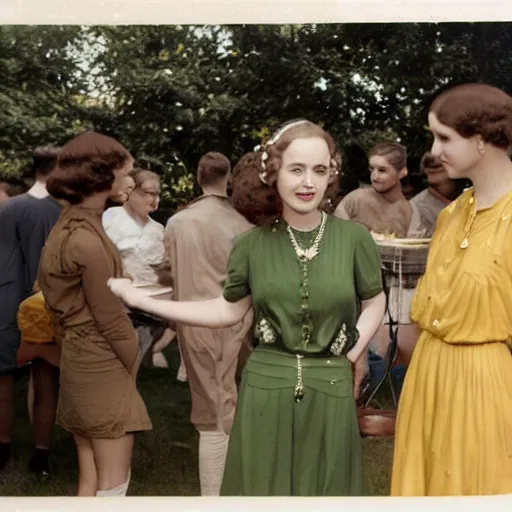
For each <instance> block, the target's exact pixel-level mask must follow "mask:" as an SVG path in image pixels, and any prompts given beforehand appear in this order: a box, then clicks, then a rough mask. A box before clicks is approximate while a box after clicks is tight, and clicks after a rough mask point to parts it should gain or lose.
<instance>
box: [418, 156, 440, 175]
mask: <svg viewBox="0 0 512 512" xmlns="http://www.w3.org/2000/svg"><path fill="white" fill-rule="evenodd" d="M442 166H443V163H442V162H441V160H440V159H439V157H437V156H434V155H433V154H432V153H430V151H427V152H426V153H425V154H424V155H423V156H422V157H421V160H420V171H421V172H423V173H424V172H425V169H431V168H433V167H442Z"/></svg>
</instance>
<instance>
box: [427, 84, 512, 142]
mask: <svg viewBox="0 0 512 512" xmlns="http://www.w3.org/2000/svg"><path fill="white" fill-rule="evenodd" d="M430 112H432V113H433V114H435V115H436V117H437V119H438V120H439V122H440V123H442V124H444V125H446V126H448V127H450V128H452V129H453V130H455V131H456V132H457V133H459V135H461V136H462V137H464V138H466V139H469V138H470V137H472V136H474V135H480V136H481V137H482V139H483V140H484V141H485V142H487V143H489V144H492V145H494V146H496V147H498V148H501V149H508V148H509V147H510V146H511V145H512V97H510V96H509V95H508V94H507V93H506V92H504V91H502V90H501V89H498V88H497V87H493V86H490V85H487V84H481V83H471V84H464V85H459V86H456V87H453V88H451V89H448V90H447V91H444V92H443V93H441V94H440V95H439V96H438V97H437V98H436V99H435V100H434V101H433V103H432V105H431V107H430Z"/></svg>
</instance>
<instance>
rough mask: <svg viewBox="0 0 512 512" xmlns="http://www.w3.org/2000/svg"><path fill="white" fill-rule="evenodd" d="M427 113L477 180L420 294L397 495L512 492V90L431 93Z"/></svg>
mask: <svg viewBox="0 0 512 512" xmlns="http://www.w3.org/2000/svg"><path fill="white" fill-rule="evenodd" d="M428 121H429V126H430V130H431V132H432V134H433V137H434V142H433V146H432V153H433V154H434V155H435V156H438V157H440V159H441V161H442V162H443V165H444V167H445V168H446V171H447V173H448V175H449V176H450V177H451V178H469V179H470V180H471V181H472V183H473V187H471V188H469V189H467V190H466V191H465V192H464V193H463V194H462V195H461V196H460V197H459V198H458V199H457V200H456V201H454V202H453V203H451V204H450V205H449V206H447V207H446V208H445V209H444V210H443V211H442V212H441V214H440V216H439V218H438V221H437V225H436V230H435V233H434V236H433V239H432V243H431V248H430V251H429V257H428V262H427V269H426V272H425V275H424V276H423V278H422V279H421V280H420V282H419V284H418V287H417V290H416V294H415V297H414V300H413V306H412V318H413V320H414V321H415V322H417V323H418V325H419V327H420V328H421V336H420V338H419V340H418V344H417V345H416V348H415V350H414V353H413V357H412V360H411V364H410V366H409V369H408V372H407V376H406V380H405V383H404V389H403V392H402V396H401V399H400V405H399V410H398V419H397V428H396V440H395V453H394V461H393V476H392V484H391V494H392V495H394V496H413V495H416V496H418V495H419V496H447V495H452V496H453V495H490V494H507V493H512V354H511V350H510V346H511V345H510V344H511V340H512V162H511V161H510V158H509V156H508V150H509V149H510V147H511V146H512V98H511V97H510V96H509V95H508V94H506V93H504V92H503V91H501V90H499V89H496V88H494V87H491V86H488V85H484V84H466V85H462V86H458V87H455V88H453V89H449V90H448V91H445V92H444V93H442V94H441V95H440V96H438V97H437V98H436V100H435V101H434V102H433V104H432V106H431V108H430V113H429V116H428ZM507 345H508V346H507Z"/></svg>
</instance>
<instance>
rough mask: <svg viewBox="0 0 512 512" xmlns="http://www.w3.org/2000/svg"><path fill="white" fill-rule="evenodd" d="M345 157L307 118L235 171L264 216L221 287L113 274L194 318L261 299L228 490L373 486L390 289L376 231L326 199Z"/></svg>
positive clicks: (288, 492) (217, 322) (208, 319)
mask: <svg viewBox="0 0 512 512" xmlns="http://www.w3.org/2000/svg"><path fill="white" fill-rule="evenodd" d="M339 161H340V157H339V154H338V152H337V148H336V144H335V142H334V140H333V139H332V137H331V136H330V135H329V134H328V133H327V132H325V131H324V130H323V129H322V128H320V127H319V126H318V125H316V124H313V123H311V122H309V121H305V120H299V121H293V122H291V123H288V124H286V125H284V126H283V127H282V128H281V129H280V130H278V132H277V133H276V134H275V135H274V136H273V137H272V139H270V140H269V141H268V142H267V143H266V144H265V145H264V146H263V148H262V149H261V151H260V152H259V153H258V162H257V165H252V168H253V169H254V171H253V173H252V175H251V176H249V177H246V179H245V181H244V186H243V187H242V190H240V189H239V190H238V191H237V190H235V183H233V189H234V190H233V198H234V201H235V206H237V204H238V207H239V208H240V209H241V210H242V212H243V213H245V214H246V216H247V217H248V218H249V220H253V221H255V222H256V223H257V224H258V227H256V228H254V229H252V230H251V231H249V232H247V233H244V234H243V235H241V236H239V237H238V238H237V239H236V241H235V244H234V247H233V250H232V253H231V256H230V261H229V265H228V270H227V279H226V281H225V284H224V293H223V296H222V297H219V298H217V299H212V300H209V301H202V302H174V301H170V302H167V301H159V300H155V299H150V298H147V297H145V296H144V295H143V294H142V293H141V292H140V291H139V290H137V289H136V288H133V287H132V285H131V283H130V281H128V280H125V279H113V280H111V281H110V282H109V285H110V287H111V289H112V291H113V292H114V293H115V294H117V295H118V296H119V297H121V298H122V299H123V300H124V301H125V302H126V303H127V304H128V305H129V306H131V307H136V308H139V309H143V310H145V311H147V312H150V313H152V314H155V315H158V316H161V317H164V318H167V319H170V320H175V321H177V322H183V323H186V324H189V325H197V326H203V327H210V328H221V327H225V326H228V325H233V324H235V323H236V322H238V321H239V320H240V319H241V318H242V317H243V316H244V315H245V314H246V312H247V311H248V309H249V308H250V307H251V306H252V307H253V309H254V313H255V325H254V337H255V342H256V343H257V347H256V348H255V350H254V351H253V353H252V354H251V356H250V358H249V360H248V362H247V364H246V366H245V369H244V373H243V379H242V383H241V387H240V393H239V398H238V404H237V411H236V415H235V420H234V425H233V430H232V433H231V439H230V443H229V449H228V454H227V460H226V466H225V471H224V478H223V484H222V490H221V494H222V495H224V496H357V495H361V494H364V492H365V485H364V479H363V468H362V453H361V439H360V435H359V428H358V422H357V415H356V407H355V401H354V396H357V395H358V393H359V391H358V388H359V383H360V380H361V377H362V376H363V373H364V371H365V367H366V352H367V347H368V344H369V342H370V340H371V338H372V337H373V335H374V334H375V332H376V331H377V329H378V327H379V326H380V324H381V323H382V319H383V316H384V309H385V296H384V293H383V291H382V282H381V270H380V258H379V253H378V249H377V247H376V245H375V243H374V241H373V239H372V237H371V235H370V234H369V232H368V231H367V230H366V229H365V228H364V227H362V226H360V225H358V224H356V223H353V222H351V221H346V220H341V219H337V218H335V217H334V216H331V215H328V214H326V213H325V212H324V211H323V210H322V208H321V206H322V205H323V204H325V203H326V198H328V197H329V196H330V194H332V192H333V191H334V190H335V187H336V181H337V174H338V168H339ZM253 164H254V162H253ZM244 197H245V198H246V200H245V201H244ZM243 210H245V211H243ZM353 373H354V376H353Z"/></svg>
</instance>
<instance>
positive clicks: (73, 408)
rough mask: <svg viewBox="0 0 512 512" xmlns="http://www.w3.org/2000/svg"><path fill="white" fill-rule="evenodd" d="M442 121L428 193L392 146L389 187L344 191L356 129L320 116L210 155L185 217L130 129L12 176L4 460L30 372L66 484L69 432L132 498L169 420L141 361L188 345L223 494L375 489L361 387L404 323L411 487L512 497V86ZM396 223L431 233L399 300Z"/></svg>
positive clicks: (1, 288)
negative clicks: (165, 194)
mask: <svg viewBox="0 0 512 512" xmlns="http://www.w3.org/2000/svg"><path fill="white" fill-rule="evenodd" d="M428 124H429V128H430V131H431V133H432V136H433V143H432V147H431V148H430V150H429V151H428V152H427V153H425V155H424V157H423V158H422V160H421V164H420V170H421V172H422V174H423V175H424V177H425V180H426V183H427V186H426V188H425V189H424V190H423V191H421V192H419V193H418V194H416V195H414V196H413V197H412V198H408V197H406V194H405V186H404V182H405V180H406V179H407V177H408V174H409V171H408V166H407V150H406V147H405V146H404V145H403V144H399V143H397V142H394V141H382V142H379V143H378V144H376V145H375V146H373V147H372V148H370V150H369V153H368V164H369V173H370V181H371V184H370V186H360V187H358V188H357V189H355V190H353V191H352V192H350V193H348V194H346V195H345V196H344V197H342V198H340V196H339V185H340V172H341V169H342V158H341V154H340V152H339V148H338V146H337V144H336V142H335V141H334V139H333V137H332V136H331V135H330V134H329V133H328V132H327V131H325V130H324V129H323V128H322V127H320V126H319V125H317V124H315V123H312V122H310V121H308V120H306V119H297V120H292V121H289V122H286V123H284V124H283V125H282V126H281V127H280V128H279V129H278V130H277V131H276V132H275V133H274V134H273V136H272V137H271V138H270V139H269V140H267V141H263V142H262V144H261V146H260V147H258V148H256V149H255V150H254V151H252V152H250V153H247V154H246V155H244V156H243V157H242V158H241V159H240V160H239V161H238V162H237V163H236V165H235V166H234V167H233V168H231V162H230V160H229V158H227V157H226V156H225V155H223V154H221V153H218V152H214V151H211V152H208V153H207V154H205V155H204V156H203V157H202V158H201V159H200V161H199V163H198V166H197V174H196V177H197V183H198V185H199V186H200V187H201V189H202V194H201V195H200V196H199V197H197V198H196V199H194V200H193V201H191V202H190V203H188V204H186V205H184V207H183V208H181V209H180V210H179V211H178V212H176V213H175V214H173V215H172V216H171V217H170V218H169V219H168V220H167V222H166V224H165V226H164V225H162V224H160V223H158V222H156V221H155V220H154V219H153V218H152V217H151V214H153V213H154V212H155V211H156V210H157V209H158V206H159V198H160V187H161V178H160V176H159V175H158V174H155V173H154V172H152V171H150V170H147V169H141V168H137V167H135V168H134V164H135V162H134V159H133V157H132V155H131V154H130V151H129V150H128V149H127V148H126V147H124V146H123V145H122V144H120V143H119V142H118V141H116V140H114V139H112V138H110V137H106V136H104V135H102V134H99V133H96V132H93V131H89V132H85V133H83V134H81V135H78V136H77V137H75V138H74V139H72V140H71V141H69V142H68V143H66V144H65V145H64V146H63V147H61V148H56V147H44V148H39V149H37V150H36V151H35V152H34V158H33V174H34V177H35V181H34V183H33V185H32V186H31V188H30V189H28V190H27V188H26V187H25V188H24V187H23V186H18V188H16V187H17V185H19V184H16V183H14V182H9V183H8V182H4V183H3V184H2V185H1V186H0V200H1V201H2V204H1V206H0V269H1V270H0V272H1V276H0V303H1V304H2V307H1V308H0V471H6V470H7V466H8V462H9V460H10V458H11V452H12V450H11V446H12V443H13V428H12V425H13V417H14V372H15V370H16V369H17V368H19V367H20V366H24V365H30V374H31V380H30V393H31V398H30V399H29V409H30V411H31V419H32V423H33V431H34V455H33V457H32V458H31V459H30V463H29V469H30V470H31V471H32V472H34V473H36V474H37V475H39V476H43V477H46V478H47V477H49V476H51V457H50V446H51V437H52V431H53V427H54V424H55V423H57V424H58V425H59V426H60V427H62V428H64V429H65V430H67V431H69V432H70V433H71V434H72V435H73V437H74V440H75V444H76V450H77V454H78V490H77V494H78V495H79V496H125V495H126V494H127V491H128V488H129V483H130V478H131V463H132V453H133V449H134V443H135V439H136V434H137V433H139V432H143V431H150V430H151V429H152V423H151V419H150V417H151V411H148V410H147V408H146V406H145V404H144V401H143V399H142V397H141V395H140V393H139V391H138V389H137V374H138V372H139V368H140V366H141V364H142V363H143V361H144V360H145V359H146V360H147V359H148V358H149V359H150V361H151V364H153V365H155V366H163V367H165V366H167V363H166V360H165V356H164V355H163V353H162V350H163V348H165V346H167V344H168V343H170V342H171V340H172V339H173V338H174V337H175V336H176V339H177V342H178V346H179V351H180V357H181V364H182V368H181V369H180V372H179V375H178V378H180V379H181V380H186V381H187V382H188V385H189V387H190V392H191V398H192V408H191V418H190V419H191V422H192V423H193V425H194V427H195V428H196V430H197V431H198V433H199V460H198V466H199V480H200V487H201V494H202V495H203V496H218V495H223V496H361V495H364V494H365V493H366V492H367V489H366V483H365V477H364V467H363V457H362V444H361V434H360V428H359V423H358V416H357V399H358V398H359V397H360V395H361V390H362V387H363V382H364V380H365V378H366V377H367V374H368V371H369V368H368V356H369V354H372V352H379V351H380V352H381V353H382V344H383V343H384V344H385V342H383V340H385V339H386V336H387V335H386V332H387V330H386V329H387V324H388V323H389V322H390V321H391V318H390V315H392V316H395V317H396V318H397V320H398V322H399V324H400V327H401V331H400V333H401V334H400V336H401V337H402V335H403V338H401V340H403V341H400V343H401V350H402V351H403V352H406V353H407V357H405V361H406V364H407V372H406V376H405V381H404V384H403V390H402V393H401V396H400V400H399V405H398V413H397V420H396V434H395V447H394V457H393V471H392V481H391V494H392V495H394V496H411V495H416V496H432V495H484V494H506V493H512V353H511V348H512V344H511V340H512V313H510V312H509V307H508V305H509V304H510V303H511V302H512V258H511V257H510V255H509V251H508V250H507V249H508V245H507V242H508V241H509V236H510V230H511V226H512V162H511V160H510V149H511V147H512V98H511V97H510V96H509V95H508V94H506V93H505V92H503V91H501V90H498V89H496V88H494V87H491V86H488V85H484V84H466V85H463V86H458V87H455V88H452V89H449V90H447V91H445V92H443V93H441V94H440V95H439V96H438V97H437V98H436V99H435V101H434V102H433V103H432V105H431V107H430V110H429V115H428ZM468 184H469V186H468ZM228 189H229V192H228ZM382 237H384V238H386V239H415V240H420V239H421V240H428V242H429V250H428V260H427V262H426V270H425V272H424V273H423V272H422V273H421V274H418V275H409V276H406V277H407V278H406V279H405V281H404V282H402V281H400V283H395V282H392V283H391V285H390V286H389V293H386V288H387V287H386V283H385V276H383V272H382V262H381V255H380V253H379V246H378V244H377V243H376V242H377V241H378V240H379V239H381V238H382ZM383 277H384V278H383ZM148 286H153V287H159V286H162V287H163V286H169V287H170V289H172V291H171V297H170V298H167V297H165V298H162V297H158V296H153V295H151V294H148V293H147V290H145V289H144V288H145V287H148ZM397 304H399V305H400V307H398V306H397ZM387 305H388V308H387V309H386V306H387ZM386 311H388V312H387V313H386ZM141 318H142V319H144V318H146V319H147V321H144V320H141ZM387 341H388V342H389V340H387ZM240 372H241V382H240V385H239V386H238V385H237V375H238V374H239V373H240ZM149 435H151V434H149Z"/></svg>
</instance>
